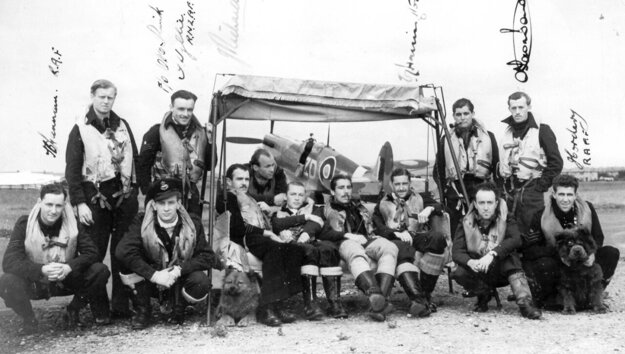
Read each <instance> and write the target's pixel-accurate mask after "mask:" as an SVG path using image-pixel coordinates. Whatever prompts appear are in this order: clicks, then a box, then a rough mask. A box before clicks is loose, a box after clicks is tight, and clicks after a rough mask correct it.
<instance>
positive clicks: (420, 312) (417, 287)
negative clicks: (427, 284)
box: [397, 272, 430, 317]
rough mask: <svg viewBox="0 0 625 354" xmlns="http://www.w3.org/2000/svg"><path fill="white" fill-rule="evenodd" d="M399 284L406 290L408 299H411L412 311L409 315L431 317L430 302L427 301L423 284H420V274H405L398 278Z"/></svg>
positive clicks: (409, 311)
mask: <svg viewBox="0 0 625 354" xmlns="http://www.w3.org/2000/svg"><path fill="white" fill-rule="evenodd" d="M397 280H398V281H399V284H401V286H402V287H403V288H404V291H405V292H406V295H407V296H408V299H410V309H409V310H408V313H409V314H410V315H412V316H415V317H427V316H429V315H430V309H429V307H428V301H427V300H426V298H425V296H424V294H423V289H422V288H421V283H420V282H419V273H417V272H403V273H401V274H400V275H399V276H398V277H397Z"/></svg>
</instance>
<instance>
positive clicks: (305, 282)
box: [302, 274, 323, 321]
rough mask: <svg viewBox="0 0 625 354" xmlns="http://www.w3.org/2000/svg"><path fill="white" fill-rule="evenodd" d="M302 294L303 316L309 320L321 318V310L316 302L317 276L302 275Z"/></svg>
mask: <svg viewBox="0 0 625 354" xmlns="http://www.w3.org/2000/svg"><path fill="white" fill-rule="evenodd" d="M302 295H303V296H304V316H305V317H306V319H307V320H309V321H318V320H320V319H322V318H323V312H322V311H321V309H320V308H319V304H318V303H317V277H315V276H313V275H307V274H303V275H302Z"/></svg>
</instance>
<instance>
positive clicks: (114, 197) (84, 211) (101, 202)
mask: <svg viewBox="0 0 625 354" xmlns="http://www.w3.org/2000/svg"><path fill="white" fill-rule="evenodd" d="M116 97H117V88H116V87H115V85H113V83H112V82H110V81H108V80H97V81H96V82H94V83H93V85H91V101H92V104H91V105H90V106H89V109H88V111H87V113H86V114H85V115H84V116H82V117H79V118H78V120H77V122H76V125H74V127H73V128H72V131H71V132H70V133H69V139H68V141H67V149H66V152H65V153H66V155H65V161H66V166H65V179H66V180H67V183H68V184H69V197H70V202H71V203H72V205H73V206H74V207H75V208H76V209H75V210H76V215H77V216H78V221H79V222H80V226H81V227H86V228H88V233H89V234H90V235H91V237H92V238H93V240H94V241H95V243H96V246H97V247H98V250H99V252H100V262H102V261H103V260H104V257H105V256H106V251H107V249H108V246H109V238H110V240H111V245H110V250H111V251H110V254H111V272H112V273H113V295H112V301H111V309H112V312H111V315H112V316H113V317H114V318H127V317H130V316H131V312H130V309H129V293H128V291H127V289H126V287H125V286H124V285H123V284H122V283H121V281H120V279H119V262H118V261H117V260H116V259H115V257H114V254H115V248H116V247H117V243H118V242H119V240H120V239H121V238H122V236H123V235H124V232H126V230H127V229H128V225H130V223H131V222H132V219H133V218H134V217H135V215H136V214H137V209H138V204H137V189H136V186H135V174H134V162H133V161H134V158H135V157H136V156H137V146H136V145H135V139H134V137H133V135H132V131H131V130H130V126H129V125H128V122H127V121H126V120H124V119H122V118H120V117H119V116H118V115H117V114H115V112H113V110H112V108H113V103H115V98H116Z"/></svg>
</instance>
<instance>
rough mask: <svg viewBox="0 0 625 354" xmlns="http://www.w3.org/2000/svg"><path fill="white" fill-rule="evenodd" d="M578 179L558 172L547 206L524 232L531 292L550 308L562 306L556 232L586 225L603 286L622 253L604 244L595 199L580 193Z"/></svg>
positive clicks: (524, 251)
mask: <svg viewBox="0 0 625 354" xmlns="http://www.w3.org/2000/svg"><path fill="white" fill-rule="evenodd" d="M578 188H579V182H578V180H577V178H575V177H574V176H570V175H559V176H556V177H555V178H554V179H553V193H552V195H551V197H550V198H549V199H548V200H547V202H546V203H545V208H544V209H542V210H540V211H539V212H537V213H536V214H535V215H534V217H533V218H532V223H531V226H530V231H529V233H528V234H527V235H523V236H524V238H523V247H522V255H523V258H522V261H523V268H524V269H525V272H526V274H527V276H528V278H529V280H530V288H531V289H532V294H533V295H534V298H535V299H536V300H537V303H538V304H541V305H543V306H545V307H546V308H548V309H551V308H552V309H556V310H557V309H560V308H561V303H559V301H558V300H557V293H558V291H557V289H556V284H557V279H558V277H559V272H560V271H559V264H560V260H559V259H558V255H557V251H556V246H555V235H556V234H557V233H558V232H560V231H562V230H564V229H569V228H574V227H580V228H582V227H583V228H586V229H588V230H589V231H590V233H591V234H592V236H593V238H594V239H595V242H596V243H597V247H598V249H597V252H596V253H595V261H596V262H597V263H598V264H599V265H600V266H601V270H602V271H603V285H604V288H605V287H607V286H608V284H609V283H610V280H611V279H612V276H613V275H614V271H615V270H616V266H617V264H618V260H619V257H620V252H619V250H618V248H615V247H612V246H604V245H603V240H604V236H603V230H602V229H601V223H600V222H599V218H598V217H597V212H596V211H595V208H594V206H593V205H592V203H590V202H588V201H585V200H583V199H582V198H581V197H580V196H579V195H578V194H577V189H578Z"/></svg>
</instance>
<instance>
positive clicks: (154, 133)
mask: <svg viewBox="0 0 625 354" xmlns="http://www.w3.org/2000/svg"><path fill="white" fill-rule="evenodd" d="M159 127H160V125H159V124H155V125H154V126H152V128H150V130H148V131H147V133H145V135H143V142H142V143H141V152H139V156H137V160H136V167H137V183H138V184H139V188H141V193H143V194H144V195H145V194H146V193H147V192H148V187H149V186H150V182H152V166H153V165H154V161H155V160H156V153H157V152H159V151H161V137H160V133H159Z"/></svg>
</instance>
